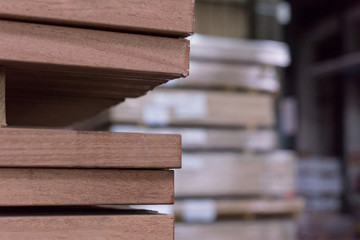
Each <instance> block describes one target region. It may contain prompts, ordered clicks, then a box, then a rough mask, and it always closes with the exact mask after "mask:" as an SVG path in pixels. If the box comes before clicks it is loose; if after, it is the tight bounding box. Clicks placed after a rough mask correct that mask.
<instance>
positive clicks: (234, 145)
mask: <svg viewBox="0 0 360 240" xmlns="http://www.w3.org/2000/svg"><path fill="white" fill-rule="evenodd" d="M105 129H107V130H109V131H111V132H138V133H140V132H142V133H159V134H168V133H171V134H181V139H182V149H183V150H184V151H187V150H210V151H212V150H230V151H261V152H262V151H270V150H274V149H275V148H276V147H277V136H276V133H275V131H274V130H272V129H261V130H247V129H221V128H169V127H161V128H150V127H141V126H134V125H121V124H114V125H112V126H110V127H109V128H105ZM89 130H92V129H89Z"/></svg>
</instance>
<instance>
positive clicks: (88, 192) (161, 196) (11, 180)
mask: <svg viewBox="0 0 360 240" xmlns="http://www.w3.org/2000/svg"><path fill="white" fill-rule="evenodd" d="M173 194H174V175H173V171H162V170H105V169H102V170H91V169H41V168H0V206H49V205H109V204H114V205H117V204H135V205H136V204H172V203H173V201H174V196H173Z"/></svg>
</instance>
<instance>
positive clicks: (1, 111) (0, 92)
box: [0, 69, 6, 128]
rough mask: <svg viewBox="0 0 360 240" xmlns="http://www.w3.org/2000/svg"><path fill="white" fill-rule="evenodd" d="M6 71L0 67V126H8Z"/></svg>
mask: <svg viewBox="0 0 360 240" xmlns="http://www.w3.org/2000/svg"><path fill="white" fill-rule="evenodd" d="M5 100H6V99H5V71H3V70H2V69H0V128H1V127H5V126H6V111H5V105H6V104H5Z"/></svg>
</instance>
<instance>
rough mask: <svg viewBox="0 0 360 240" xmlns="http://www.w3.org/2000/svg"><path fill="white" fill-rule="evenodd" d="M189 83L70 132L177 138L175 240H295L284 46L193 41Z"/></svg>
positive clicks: (296, 202) (296, 207) (298, 206)
mask: <svg viewBox="0 0 360 240" xmlns="http://www.w3.org/2000/svg"><path fill="white" fill-rule="evenodd" d="M190 59H191V61H190V66H191V67H190V76H189V78H187V79H186V80H181V79H180V80H176V81H172V82H169V83H168V84H165V85H164V86H163V87H162V88H161V89H158V90H156V91H154V92H150V93H148V94H147V95H146V96H144V97H142V98H141V99H129V100H127V101H126V102H125V103H123V104H120V105H118V106H116V107H113V108H111V109H110V110H108V111H105V112H103V113H102V114H100V115H98V116H97V117H95V118H93V119H91V120H89V121H86V122H83V123H81V124H77V125H74V127H75V128H86V129H101V130H109V131H112V132H123V131H132V132H148V133H180V134H182V144H183V145H182V146H183V169H182V170H181V171H175V179H176V184H175V199H176V203H175V206H174V208H170V209H167V210H164V211H169V212H174V213H175V216H176V220H177V223H176V228H175V238H176V239H177V240H183V239H190V240H192V239H197V240H198V239H224V240H230V239H231V240H232V239H239V238H241V239H249V240H250V239H251V240H254V239H263V237H264V234H266V236H267V237H268V238H267V239H276V240H282V239H284V240H285V239H286V240H293V239H296V216H297V215H298V213H299V212H301V210H302V208H303V205H304V203H303V201H302V200H301V199H299V198H297V197H296V196H295V195H296V163H297V161H296V157H295V155H294V153H292V152H289V151H282V150H277V134H276V129H275V126H276V114H275V101H276V96H277V93H278V92H279V91H280V83H279V76H278V72H277V68H278V67H285V66H287V64H288V63H289V61H290V60H289V53H288V50H287V46H286V45H285V44H282V43H279V42H273V41H249V40H234V39H227V38H219V37H209V36H203V35H195V36H194V37H192V38H191V54H190Z"/></svg>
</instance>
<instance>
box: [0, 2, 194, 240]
mask: <svg viewBox="0 0 360 240" xmlns="http://www.w3.org/2000/svg"><path fill="white" fill-rule="evenodd" d="M193 17H194V3H193V1H191V0H186V1H182V2H181V3H180V2H179V1H175V0H171V1H160V2H158V3H157V4H153V3H152V2H149V1H117V0H116V1H115V0H106V1H85V0H76V1H63V0H45V1H36V2H29V1H11V2H9V1H6V0H0V127H1V128H0V152H1V155H0V239H1V240H13V239H18V240H25V239H26V240H38V239H62V240H64V239H65V240H72V239H78V240H85V239H86V240H91V239H107V240H115V239H126V240H137V239H150V240H173V239H174V217H173V216H172V215H165V214H159V213H158V212H155V211H146V210H136V209H132V208H129V207H128V205H151V204H173V203H174V171H173V170H172V169H177V168H180V167H181V137H180V136H179V135H176V134H149V133H124V132H122V133H111V132H98V131H93V132H87V131H73V130H63V129H49V128H51V127H56V128H64V127H67V126H68V125H71V124H73V123H74V122H77V121H80V120H83V119H86V118H89V117H92V116H94V115H96V114H98V113H100V112H102V111H104V110H106V109H108V108H109V107H111V106H114V105H116V104H118V103H120V102H123V101H124V100H125V99H126V98H136V97H140V96H142V95H145V94H146V92H148V91H150V90H152V89H154V88H155V87H156V86H158V85H160V84H162V83H166V82H167V81H169V80H173V79H175V78H176V79H178V78H183V77H186V76H187V75H188V71H189V48H190V46H189V41H188V40H186V39H185V37H187V36H189V35H191V34H192V33H193V21H194V20H193ZM110 205H111V206H110ZM105 206H106V207H105Z"/></svg>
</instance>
